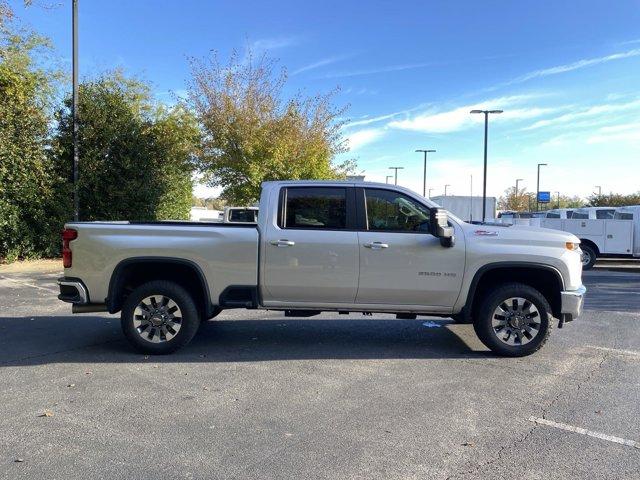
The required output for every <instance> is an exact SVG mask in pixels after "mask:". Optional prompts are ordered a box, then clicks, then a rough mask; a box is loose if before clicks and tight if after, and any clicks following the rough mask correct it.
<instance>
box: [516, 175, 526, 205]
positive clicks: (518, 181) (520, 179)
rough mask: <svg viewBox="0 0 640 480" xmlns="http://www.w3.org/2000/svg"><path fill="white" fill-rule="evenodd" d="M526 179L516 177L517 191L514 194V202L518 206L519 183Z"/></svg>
mask: <svg viewBox="0 0 640 480" xmlns="http://www.w3.org/2000/svg"><path fill="white" fill-rule="evenodd" d="M523 181H524V179H522V178H516V192H515V195H514V203H515V205H516V207H517V206H518V183H520V182H523Z"/></svg>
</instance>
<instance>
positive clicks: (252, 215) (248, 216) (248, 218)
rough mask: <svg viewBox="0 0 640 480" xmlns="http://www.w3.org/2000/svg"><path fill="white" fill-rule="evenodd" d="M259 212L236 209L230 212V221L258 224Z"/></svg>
mask: <svg viewBox="0 0 640 480" xmlns="http://www.w3.org/2000/svg"><path fill="white" fill-rule="evenodd" d="M257 213H258V212H257V211H256V210H250V209H234V210H231V212H229V220H230V221H232V222H247V223H256V221H257V216H258V215H257Z"/></svg>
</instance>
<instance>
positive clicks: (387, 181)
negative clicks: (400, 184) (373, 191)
mask: <svg viewBox="0 0 640 480" xmlns="http://www.w3.org/2000/svg"><path fill="white" fill-rule="evenodd" d="M390 178H393V175H387V178H386V179H385V181H384V183H389V179H390Z"/></svg>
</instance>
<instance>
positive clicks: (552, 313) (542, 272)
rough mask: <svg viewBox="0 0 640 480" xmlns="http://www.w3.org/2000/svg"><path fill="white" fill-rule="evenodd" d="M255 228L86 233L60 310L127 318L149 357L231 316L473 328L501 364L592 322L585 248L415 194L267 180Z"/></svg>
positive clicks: (165, 227) (93, 228)
mask: <svg viewBox="0 0 640 480" xmlns="http://www.w3.org/2000/svg"><path fill="white" fill-rule="evenodd" d="M259 209H260V213H259V215H258V223H257V225H256V224H250V223H245V224H233V223H211V224H206V223H202V222H194V223H184V222H119V223H102V222H87V223H84V222H73V223H68V224H67V225H66V226H65V230H64V233H63V262H64V267H65V270H64V277H63V278H61V279H60V280H59V285H60V295H59V298H60V300H63V301H66V302H70V303H72V304H73V308H72V310H73V312H75V313H82V312H98V311H108V312H110V313H116V312H121V324H122V329H123V331H124V334H125V336H126V337H127V338H128V339H129V340H130V342H131V343H132V344H133V345H134V346H135V347H137V348H138V349H140V350H142V351H144V352H147V353H153V354H163V353H169V352H172V351H174V350H176V349H177V348H179V347H181V346H183V345H185V344H187V343H188V342H189V341H190V340H191V338H192V337H193V336H194V335H195V333H196V331H197V330H198V324H199V323H200V321H201V320H206V319H210V318H213V317H215V316H216V315H217V314H218V313H220V311H221V310H223V309H227V308H251V309H266V310H280V311H284V312H285V315H288V316H296V317H308V316H312V315H316V314H318V313H320V312H322V311H333V312H339V313H346V312H363V313H370V312H384V313H393V314H396V315H397V316H399V317H400V318H415V316H416V315H432V316H440V317H453V318H455V319H457V320H458V321H461V322H464V321H468V322H472V323H473V325H474V328H475V331H476V333H477V334H478V336H479V337H480V339H481V340H482V342H483V343H484V344H485V345H486V346H487V347H489V348H490V349H491V350H493V351H494V352H496V353H498V354H501V355H509V356H522V355H529V354H531V353H533V352H535V351H536V350H538V349H539V348H540V347H542V345H543V344H544V343H545V341H546V340H547V338H548V336H549V333H550V330H551V327H552V322H553V319H554V318H556V319H558V321H559V326H562V325H563V324H564V322H567V321H571V320H574V319H575V318H576V317H578V316H579V315H580V313H581V309H582V302H583V296H584V293H585V288H584V286H583V285H582V266H581V263H580V248H579V240H578V238H576V237H575V236H574V235H572V234H569V233H565V232H560V231H554V230H547V229H540V228H532V227H517V226H516V227H504V226H489V225H472V224H468V223H465V222H463V221H461V220H460V219H458V218H457V217H455V216H453V215H449V216H447V212H446V211H445V210H443V209H441V208H438V207H437V206H436V205H435V204H434V203H432V202H431V201H429V200H427V199H425V198H424V197H422V196H420V195H418V194H416V193H415V192H412V191H411V190H408V189H405V188H401V187H397V186H391V185H387V184H378V183H366V182H352V181H342V182H340V181H322V182H318V181H284V182H266V183H265V184H264V185H263V189H262V196H261V199H260V207H259Z"/></svg>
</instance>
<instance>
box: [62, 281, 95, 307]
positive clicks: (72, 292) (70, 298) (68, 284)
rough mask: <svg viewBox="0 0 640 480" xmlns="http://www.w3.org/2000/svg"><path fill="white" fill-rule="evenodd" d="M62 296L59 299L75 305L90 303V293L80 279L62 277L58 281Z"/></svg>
mask: <svg viewBox="0 0 640 480" xmlns="http://www.w3.org/2000/svg"><path fill="white" fill-rule="evenodd" d="M58 287H59V288H60V295H58V299H59V300H62V301H63V302H67V303H73V304H74V305H86V304H88V303H89V293H88V292H87V287H85V286H84V283H82V280H80V279H78V278H67V277H62V278H59V279H58Z"/></svg>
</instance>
